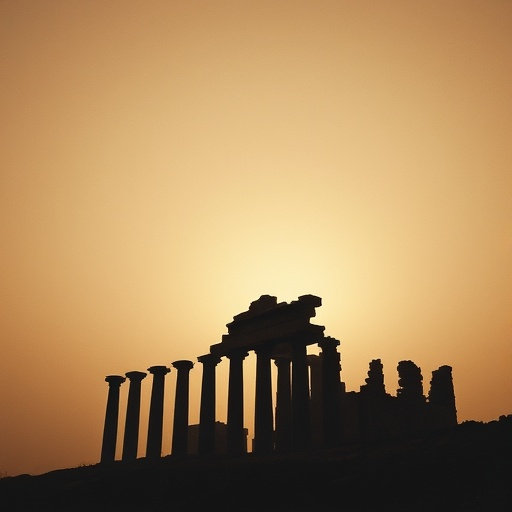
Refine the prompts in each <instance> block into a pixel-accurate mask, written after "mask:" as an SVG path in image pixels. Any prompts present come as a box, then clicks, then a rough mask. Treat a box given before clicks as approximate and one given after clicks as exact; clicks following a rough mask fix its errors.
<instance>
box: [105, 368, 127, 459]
mask: <svg viewBox="0 0 512 512" xmlns="http://www.w3.org/2000/svg"><path fill="white" fill-rule="evenodd" d="M125 380H126V379H125V377H122V376H121V375H108V376H107V377H105V381H106V382H108V398H107V410H106V412H105V425H104V427H103V442H102V445H101V462H102V463H108V462H114V460H115V457H116V440H117V425H118V420H119V388H120V387H121V384H122V383H123V382H124V381H125Z"/></svg>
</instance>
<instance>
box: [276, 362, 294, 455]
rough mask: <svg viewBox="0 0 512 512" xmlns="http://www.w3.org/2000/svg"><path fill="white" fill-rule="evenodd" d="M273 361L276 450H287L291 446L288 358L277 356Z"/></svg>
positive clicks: (290, 397)
mask: <svg viewBox="0 0 512 512" xmlns="http://www.w3.org/2000/svg"><path fill="white" fill-rule="evenodd" d="M274 363H275V365H276V366H277V399H276V451H287V450H289V449H290V447H291V442H290V440H291V434H292V428H291V426H292V391H291V385H290V384H291V383H290V358H289V357H286V356H279V357H276V358H275V360H274Z"/></svg>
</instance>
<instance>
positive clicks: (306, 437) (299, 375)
mask: <svg viewBox="0 0 512 512" xmlns="http://www.w3.org/2000/svg"><path fill="white" fill-rule="evenodd" d="M306 355H307V351H306V343H305V342H304V341H303V340H301V339H297V340H295V341H294V342H293V343H292V446H293V448H294V449H296V450H302V449H306V448H309V446H310V444H311V425H310V413H309V374H308V362H307V358H306Z"/></svg>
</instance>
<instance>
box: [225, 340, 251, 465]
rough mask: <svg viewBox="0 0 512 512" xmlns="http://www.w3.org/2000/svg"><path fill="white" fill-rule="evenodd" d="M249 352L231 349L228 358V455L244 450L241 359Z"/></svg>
mask: <svg viewBox="0 0 512 512" xmlns="http://www.w3.org/2000/svg"><path fill="white" fill-rule="evenodd" d="M248 355H249V354H248V353H247V352H245V351H244V350H232V351H230V353H228V354H227V357H228V359H229V384H228V425H227V437H228V440H227V444H228V448H227V449H228V453H229V454H230V455H241V454H242V453H245V452H246V447H245V433H244V378H243V361H244V359H245V358H246V357H247V356H248Z"/></svg>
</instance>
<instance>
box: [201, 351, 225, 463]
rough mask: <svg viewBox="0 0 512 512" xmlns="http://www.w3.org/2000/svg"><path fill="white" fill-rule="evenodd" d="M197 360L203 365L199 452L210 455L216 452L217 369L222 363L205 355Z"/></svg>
mask: <svg viewBox="0 0 512 512" xmlns="http://www.w3.org/2000/svg"><path fill="white" fill-rule="evenodd" d="M197 360H198V361H199V362H200V363H202V365H203V379H202V382H201V409H200V412H199V442H198V444H199V446H198V452H199V454H200V455H208V454H211V453H213V452H214V451H215V387H216V379H215V367H216V366H217V365H218V364H219V363H220V357H218V356H216V355H213V354H205V355H204V356H199V357H198V358H197Z"/></svg>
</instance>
